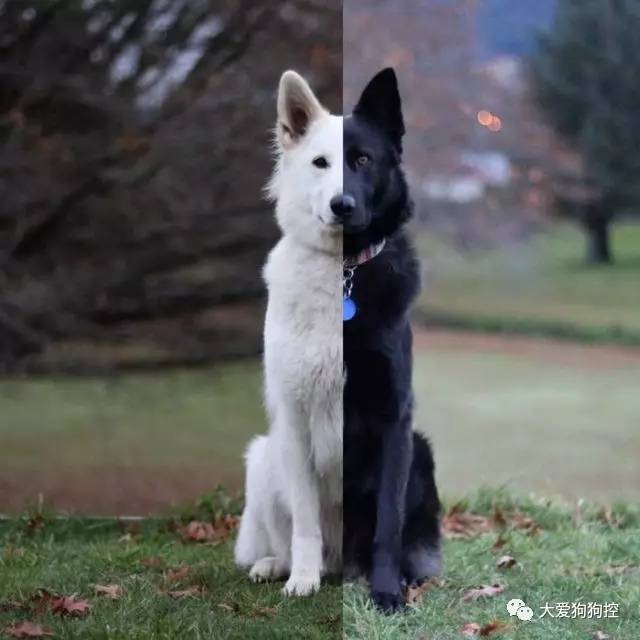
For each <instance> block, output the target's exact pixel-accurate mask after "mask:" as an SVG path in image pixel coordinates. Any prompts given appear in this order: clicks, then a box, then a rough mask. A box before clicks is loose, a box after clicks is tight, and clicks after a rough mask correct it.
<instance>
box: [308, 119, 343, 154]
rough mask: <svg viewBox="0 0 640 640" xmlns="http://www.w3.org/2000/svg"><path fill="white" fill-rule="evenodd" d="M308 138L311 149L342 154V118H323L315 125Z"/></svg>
mask: <svg viewBox="0 0 640 640" xmlns="http://www.w3.org/2000/svg"><path fill="white" fill-rule="evenodd" d="M307 138H308V142H307V144H308V146H309V147H311V148H315V149H318V148H319V147H322V148H323V149H324V150H325V151H323V152H328V151H333V150H335V151H336V152H337V153H342V116H334V115H326V116H323V117H322V118H320V119H319V120H317V121H316V122H314V123H313V125H312V127H311V129H310V130H309V135H308V136H307Z"/></svg>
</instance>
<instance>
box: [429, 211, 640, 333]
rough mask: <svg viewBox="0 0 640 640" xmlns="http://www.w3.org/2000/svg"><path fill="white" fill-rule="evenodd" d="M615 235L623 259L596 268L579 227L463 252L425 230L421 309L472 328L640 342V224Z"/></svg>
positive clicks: (615, 231)
mask: <svg viewBox="0 0 640 640" xmlns="http://www.w3.org/2000/svg"><path fill="white" fill-rule="evenodd" d="M612 236H613V239H612V242H613V248H614V254H615V257H616V261H615V263H614V264H613V265H611V266H607V267H589V266H586V265H585V264H584V260H583V254H584V243H585V240H584V235H583V233H582V232H581V231H580V229H579V228H578V227H576V226H573V225H566V226H565V225H558V226H556V227H554V228H553V229H552V230H550V231H548V232H545V233H540V234H539V235H537V236H535V237H534V238H533V239H529V240H527V241H526V242H522V243H520V244H511V245H508V246H507V247H506V248H503V249H496V250H491V251H474V252H460V251H457V250H455V249H454V248H453V247H451V246H450V245H448V244H446V243H443V242H442V241H441V240H438V239H437V238H434V237H433V236H430V235H427V234H424V235H423V236H422V237H420V238H419V242H418V247H419V249H420V252H421V254H422V256H423V257H424V259H425V265H426V269H427V275H426V288H425V293H424V295H423V298H422V300H421V302H420V305H419V308H420V312H421V314H422V316H423V317H424V318H426V319H428V320H429V321H430V322H432V323H433V322H435V323H438V324H445V325H449V326H458V327H464V328H467V329H481V330H492V331H506V332H512V333H513V332H517V333H529V334H542V335H554V336H558V337H566V338H577V339H581V340H587V341H591V342H602V341H605V342H620V343H633V344H640V287H639V286H638V282H639V280H640V225H638V224H632V223H620V224H618V225H615V226H614V227H613V234H612Z"/></svg>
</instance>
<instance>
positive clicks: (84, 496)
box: [0, 467, 231, 515]
mask: <svg viewBox="0 0 640 640" xmlns="http://www.w3.org/2000/svg"><path fill="white" fill-rule="evenodd" d="M225 479H226V476H224V475H223V476H222V477H221V476H220V474H219V473H215V474H214V473H213V469H212V468H211V469H185V470H180V469H162V468H159V469H114V468H112V467H111V468H104V469H79V470H67V469H58V470H56V469H46V470H28V471H25V470H23V469H18V470H10V469H3V470H0V504H1V505H2V511H3V512H6V513H11V512H14V513H16V512H19V511H21V510H22V509H24V507H25V505H26V504H35V503H36V502H38V500H39V496H43V497H44V500H45V503H46V505H47V506H49V507H52V508H54V509H56V510H62V511H68V512H79V513H83V514H92V515H150V514H156V513H162V512H166V511H167V509H168V508H170V507H172V506H175V505H177V504H184V503H185V502H189V501H192V500H194V499H195V498H196V497H197V496H199V495H201V494H203V493H206V492H208V491H210V490H211V488H212V487H213V486H214V485H215V484H217V482H218V481H220V480H225ZM229 479H231V478H229Z"/></svg>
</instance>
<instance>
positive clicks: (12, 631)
mask: <svg viewBox="0 0 640 640" xmlns="http://www.w3.org/2000/svg"><path fill="white" fill-rule="evenodd" d="M2 633H3V634H4V635H6V636H9V637H10V638H46V637H51V636H53V632H52V631H51V630H50V629H47V627H43V626H42V625H41V624H36V623H35V622H16V623H15V624H12V625H11V626H10V627H7V628H6V629H4V630H3V631H2Z"/></svg>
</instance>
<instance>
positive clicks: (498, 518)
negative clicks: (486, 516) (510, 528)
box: [491, 506, 508, 528]
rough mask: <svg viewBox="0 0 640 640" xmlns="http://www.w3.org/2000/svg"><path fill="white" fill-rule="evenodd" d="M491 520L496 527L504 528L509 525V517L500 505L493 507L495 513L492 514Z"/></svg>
mask: <svg viewBox="0 0 640 640" xmlns="http://www.w3.org/2000/svg"><path fill="white" fill-rule="evenodd" d="M491 520H492V522H493V524H494V526H496V527H501V528H504V527H506V526H507V524H508V523H507V517H506V516H505V515H504V511H502V509H501V508H500V507H498V506H495V507H494V508H493V513H492V514H491Z"/></svg>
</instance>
